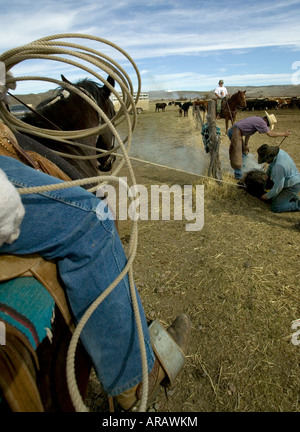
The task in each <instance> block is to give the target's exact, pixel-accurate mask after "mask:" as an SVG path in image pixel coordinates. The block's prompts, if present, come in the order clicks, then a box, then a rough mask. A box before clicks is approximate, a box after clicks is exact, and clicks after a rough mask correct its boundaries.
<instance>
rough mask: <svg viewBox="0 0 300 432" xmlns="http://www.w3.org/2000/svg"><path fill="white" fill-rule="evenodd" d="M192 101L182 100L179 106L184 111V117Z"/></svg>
mask: <svg viewBox="0 0 300 432" xmlns="http://www.w3.org/2000/svg"><path fill="white" fill-rule="evenodd" d="M192 105H193V103H192V102H184V103H183V104H182V106H181V109H182V111H183V112H184V117H187V116H188V110H189V108H190V106H192Z"/></svg>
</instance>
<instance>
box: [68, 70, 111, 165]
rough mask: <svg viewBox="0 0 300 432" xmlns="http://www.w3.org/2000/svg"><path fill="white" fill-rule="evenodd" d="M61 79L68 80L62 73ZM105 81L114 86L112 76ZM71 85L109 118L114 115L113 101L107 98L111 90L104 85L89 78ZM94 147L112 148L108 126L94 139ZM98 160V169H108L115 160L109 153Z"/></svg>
mask: <svg viewBox="0 0 300 432" xmlns="http://www.w3.org/2000/svg"><path fill="white" fill-rule="evenodd" d="M62 80H63V81H66V82H68V81H67V80H66V78H65V77H64V76H63V75H62ZM107 81H108V83H109V84H110V85H111V86H113V87H114V85H115V81H114V79H113V78H111V77H110V76H109V77H108V78H107ZM69 84H70V83H69ZM73 85H75V86H76V87H77V88H79V89H80V90H81V91H83V92H84V93H86V94H87V95H89V96H90V97H91V99H92V100H94V101H95V102H96V103H97V105H98V106H99V107H100V108H101V109H102V111H103V112H104V114H105V115H106V116H107V117H108V118H109V119H110V120H111V119H112V118H113V116H114V115H115V110H114V106H113V103H112V101H111V100H110V98H109V96H110V94H111V90H110V89H109V88H108V87H107V86H106V85H104V86H100V85H99V84H97V83H96V82H94V81H92V80H89V79H84V80H81V81H79V82H77V83H76V84H73ZM98 120H99V119H98ZM100 123H105V121H104V120H103V119H102V118H101V119H100ZM96 147H97V148H99V149H102V150H107V151H108V150H112V149H113V147H114V135H113V133H112V132H111V131H110V129H109V128H108V127H107V128H106V129H105V130H104V131H103V132H102V133H101V135H99V136H98V139H97V141H96ZM98 161H99V167H98V168H99V170H100V171H110V170H111V168H112V165H113V162H114V161H115V156H111V155H108V156H102V157H101V156H100V157H99V158H98Z"/></svg>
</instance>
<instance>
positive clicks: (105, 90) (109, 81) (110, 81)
mask: <svg viewBox="0 0 300 432" xmlns="http://www.w3.org/2000/svg"><path fill="white" fill-rule="evenodd" d="M107 82H108V83H109V84H110V85H111V86H113V87H114V86H115V80H114V79H113V78H112V77H111V76H108V77H107ZM102 88H103V91H104V93H105V96H106V98H108V97H109V96H110V94H111V91H110V89H109V88H108V87H107V86H106V85H104V86H103V87H102Z"/></svg>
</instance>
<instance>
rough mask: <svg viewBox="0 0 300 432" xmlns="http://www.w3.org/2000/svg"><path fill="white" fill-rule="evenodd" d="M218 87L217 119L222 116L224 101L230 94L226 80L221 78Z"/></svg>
mask: <svg viewBox="0 0 300 432" xmlns="http://www.w3.org/2000/svg"><path fill="white" fill-rule="evenodd" d="M218 84H219V85H218V87H216V89H215V95H216V98H217V119H220V118H221V109H222V101H223V99H224V98H226V96H227V95H228V91H227V88H226V87H224V81H223V80H220V81H219V83H218Z"/></svg>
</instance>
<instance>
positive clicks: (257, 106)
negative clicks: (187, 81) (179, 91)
mask: <svg viewBox="0 0 300 432" xmlns="http://www.w3.org/2000/svg"><path fill="white" fill-rule="evenodd" d="M162 105H163V107H162ZM168 105H175V106H178V107H179V114H181V115H182V112H184V115H187V111H188V109H189V107H190V106H193V109H195V108H196V107H197V108H199V109H200V111H206V110H207V100H200V99H197V100H195V101H193V102H192V101H190V102H178V101H177V102H174V101H172V102H169V103H168ZM166 106H167V104H166V103H157V104H156V108H155V111H159V109H160V108H162V111H164V110H165V108H166ZM294 108H299V109H300V97H290V98H247V106H246V107H245V108H243V111H261V110H272V109H275V110H281V109H294Z"/></svg>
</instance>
